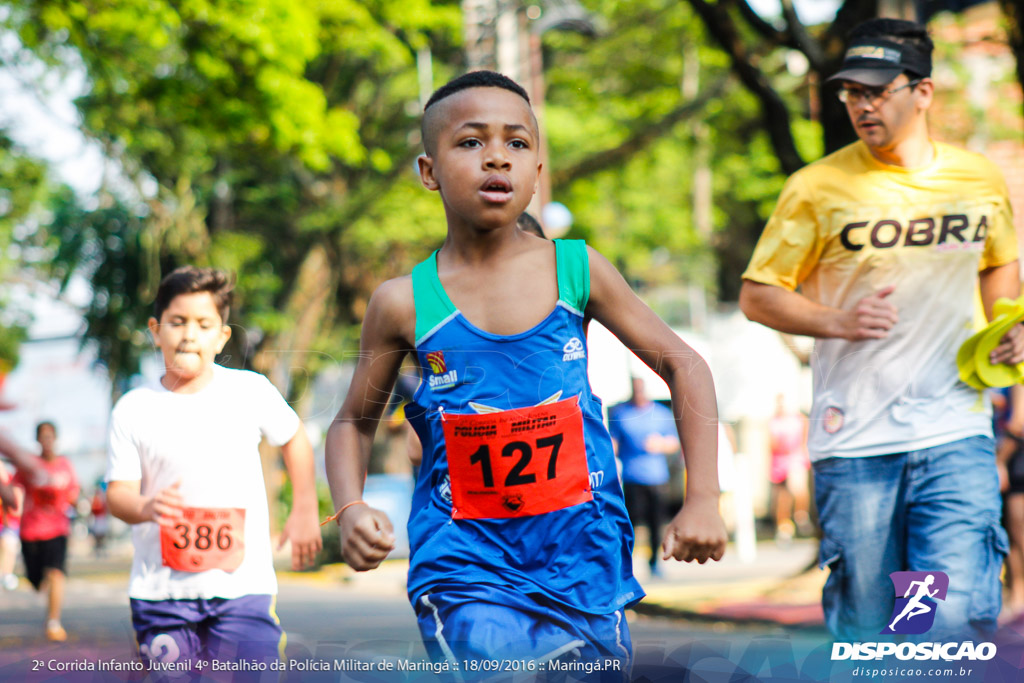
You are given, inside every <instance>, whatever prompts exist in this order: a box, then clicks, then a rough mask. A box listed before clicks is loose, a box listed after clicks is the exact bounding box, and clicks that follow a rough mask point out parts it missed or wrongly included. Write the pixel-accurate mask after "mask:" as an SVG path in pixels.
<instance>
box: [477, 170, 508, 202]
mask: <svg viewBox="0 0 1024 683" xmlns="http://www.w3.org/2000/svg"><path fill="white" fill-rule="evenodd" d="M480 192H481V194H483V196H484V199H486V200H488V201H492V202H504V201H505V200H507V199H508V197H509V195H510V194H511V193H512V183H511V182H509V180H508V178H505V177H504V176H499V175H493V176H490V177H489V178H488V179H487V180H486V181H484V184H483V186H482V187H481V188H480Z"/></svg>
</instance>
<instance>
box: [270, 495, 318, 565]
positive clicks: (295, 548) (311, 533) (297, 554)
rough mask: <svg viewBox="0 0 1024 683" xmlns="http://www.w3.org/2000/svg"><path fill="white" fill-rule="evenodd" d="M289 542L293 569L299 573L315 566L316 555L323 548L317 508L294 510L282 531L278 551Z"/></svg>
mask: <svg viewBox="0 0 1024 683" xmlns="http://www.w3.org/2000/svg"><path fill="white" fill-rule="evenodd" d="M288 541H291V542H292V569H293V570H294V571H299V570H300V569H305V568H306V567H311V566H313V563H314V562H316V554H317V553H318V552H320V549H321V548H322V547H323V541H322V540H321V538H320V523H319V522H318V521H317V516H316V508H313V509H312V510H299V509H293V510H292V512H291V514H290V515H288V521H287V522H285V524H284V529H282V530H281V540H280V541H279V542H278V544H277V549H278V550H280V549H281V548H283V547H284V544H285V543H286V542H288Z"/></svg>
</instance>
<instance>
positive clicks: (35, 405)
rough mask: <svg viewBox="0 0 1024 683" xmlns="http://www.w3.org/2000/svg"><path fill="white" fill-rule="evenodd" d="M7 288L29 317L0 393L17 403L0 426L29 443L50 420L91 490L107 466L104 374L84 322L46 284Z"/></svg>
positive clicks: (107, 398) (2, 416) (85, 487)
mask: <svg viewBox="0 0 1024 683" xmlns="http://www.w3.org/2000/svg"><path fill="white" fill-rule="evenodd" d="M12 290H13V291H12V292H11V295H12V300H13V301H14V302H15V304H16V305H18V306H21V307H24V308H26V309H28V310H31V311H32V314H33V322H32V324H31V326H30V327H29V340H28V341H27V342H25V343H24V344H23V345H22V347H21V361H20V362H19V363H18V367H16V368H15V369H14V370H13V371H12V372H11V373H10V375H8V376H7V380H6V382H5V383H4V387H3V398H4V400H5V401H6V402H9V403H13V404H15V406H16V407H15V409H14V410H9V411H3V412H0V430H3V431H4V432H5V433H7V434H8V435H9V436H10V437H11V438H13V439H14V440H15V441H17V442H18V443H19V444H21V445H23V446H25V447H29V448H31V447H34V446H35V445H36V441H35V436H36V435H35V427H36V425H37V424H38V423H39V422H41V421H43V420H49V421H52V422H53V423H54V424H55V425H56V426H57V437H58V443H57V446H58V449H59V451H60V453H61V454H62V455H66V456H68V458H69V459H70V460H71V462H72V464H73V465H74V467H75V470H76V472H77V474H78V478H79V480H80V481H81V483H82V488H83V491H84V492H91V490H92V486H93V483H94V482H95V481H96V479H97V478H98V477H100V476H101V475H102V474H103V471H104V468H105V465H106V442H107V424H108V420H109V418H110V407H111V406H110V382H109V381H108V379H107V373H106V371H105V370H104V369H103V368H102V367H99V366H97V365H96V353H95V351H94V350H93V349H91V348H88V347H86V348H85V349H82V348H81V344H82V342H81V339H80V337H79V334H80V332H81V328H82V325H83V322H82V318H81V316H80V314H79V313H78V311H77V310H76V309H75V308H74V306H72V305H71V304H69V303H64V302H62V301H58V300H57V299H55V298H54V296H53V294H54V292H52V291H49V288H47V287H45V286H39V287H38V288H36V289H30V288H29V287H28V286H26V285H23V284H18V285H15V286H14V287H13V288H12Z"/></svg>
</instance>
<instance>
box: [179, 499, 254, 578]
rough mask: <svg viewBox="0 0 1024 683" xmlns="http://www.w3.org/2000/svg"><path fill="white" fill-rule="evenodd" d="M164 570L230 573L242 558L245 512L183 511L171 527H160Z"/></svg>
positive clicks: (208, 509) (230, 510)
mask: <svg viewBox="0 0 1024 683" xmlns="http://www.w3.org/2000/svg"><path fill="white" fill-rule="evenodd" d="M160 554H161V555H162V556H163V560H164V566H165V567H170V568H171V569H175V570H177V571H179V572H205V571H206V570H207V569H223V570H224V571H226V572H233V571H235V570H236V569H238V565H240V564H242V559H243V558H244V557H245V510H243V509H242V508H184V509H183V510H182V512H181V518H180V519H179V520H177V521H176V522H175V523H174V526H170V527H166V526H161V527H160Z"/></svg>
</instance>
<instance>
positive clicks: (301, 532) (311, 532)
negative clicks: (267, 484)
mask: <svg viewBox="0 0 1024 683" xmlns="http://www.w3.org/2000/svg"><path fill="white" fill-rule="evenodd" d="M281 456H282V457H283V458H284V466H285V469H286V470H288V479H289V480H290V481H291V483H292V509H291V512H290V513H289V514H288V521H287V522H285V525H284V530H283V531H282V532H281V541H280V543H279V544H278V548H281V547H282V546H284V544H285V541H288V540H291V542H292V569H294V570H299V569H305V568H306V567H309V566H312V564H313V563H314V561H315V560H316V554H317V553H318V552H320V548H321V547H322V546H323V541H322V540H321V539H320V521H319V517H318V514H319V511H318V504H317V497H316V470H315V469H314V466H313V447H312V446H311V445H310V443H309V437H308V436H306V427H305V425H303V424H302V423H301V422H300V423H299V429H298V430H297V431H296V432H295V436H293V437H292V438H291V440H290V441H288V443H286V444H285V445H283V446H281Z"/></svg>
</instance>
